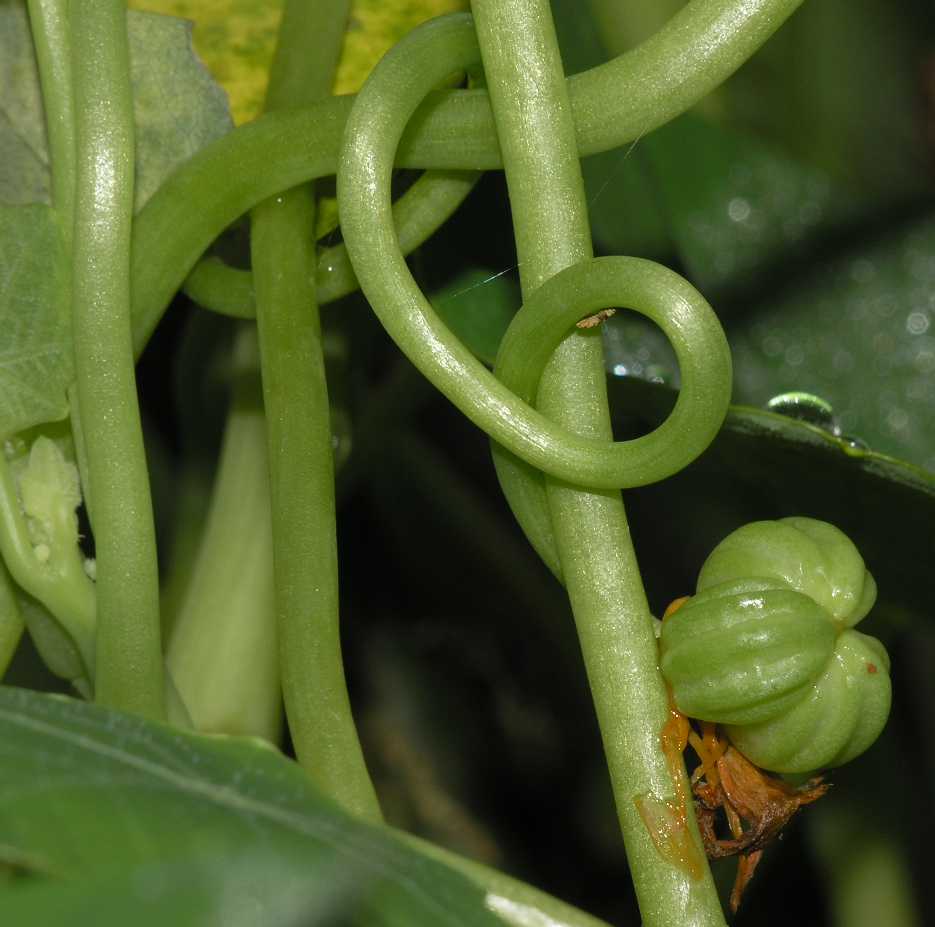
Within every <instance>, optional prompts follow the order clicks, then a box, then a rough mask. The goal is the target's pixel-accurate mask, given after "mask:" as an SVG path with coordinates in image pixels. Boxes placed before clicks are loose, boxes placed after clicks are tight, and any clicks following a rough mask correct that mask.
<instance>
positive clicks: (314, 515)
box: [251, 0, 381, 820]
mask: <svg viewBox="0 0 935 927" xmlns="http://www.w3.org/2000/svg"><path fill="white" fill-rule="evenodd" d="M347 9H348V8H347V4H346V3H344V2H338V3H336V2H329V3H323V2H322V3H316V4H313V5H312V8H311V9H310V8H309V4H308V3H304V2H296V0H290V2H287V3H286V6H285V10H284V13H283V22H282V26H281V28H280V35H279V45H278V47H277V50H276V61H275V63H274V67H273V71H272V77H271V80H270V88H269V95H268V98H267V106H268V107H289V106H301V105H304V104H307V103H309V102H310V101H311V100H313V99H315V98H317V97H319V96H323V95H325V94H326V93H328V91H329V90H330V87H331V83H332V80H333V74H334V68H335V66H336V64H337V56H338V53H339V49H340V44H341V36H342V35H343V30H344V23H345V21H346V17H347ZM314 217H315V199H314V191H313V190H312V188H311V186H310V185H309V186H305V187H301V188H298V189H295V190H290V191H288V192H287V193H284V194H282V195H281V196H278V197H276V198H275V199H273V200H268V201H267V202H265V203H262V204H261V205H260V206H258V207H257V208H256V209H255V210H254V212H253V219H252V225H251V252H252V263H253V276H254V283H255V289H256V306H257V323H258V326H259V332H260V359H261V368H262V372H263V396H264V401H265V406H266V415H267V421H268V428H269V460H270V478H271V488H272V500H273V561H274V568H275V576H276V615H277V627H278V633H279V653H280V666H281V673H282V685H283V695H284V697H285V702H286V716H287V718H288V721H289V731H290V734H291V735H292V742H293V744H294V745H295V751H296V756H297V757H298V760H299V762H300V763H301V764H302V766H303V767H304V768H305V769H306V770H308V772H309V774H310V775H311V776H312V778H313V779H314V780H315V781H316V782H317V783H318V784H319V785H320V786H321V787H322V789H323V790H324V791H325V793H326V794H328V795H330V796H331V797H332V798H334V799H335V800H336V801H338V802H339V803H340V804H342V805H343V806H344V807H345V808H347V809H348V810H350V811H352V812H354V813H355V814H358V815H360V816H362V817H365V818H369V819H371V820H380V818H381V814H380V808H379V805H378V803H377V798H376V793H375V792H374V789H373V785H372V783H371V781H370V776H369V773H368V772H367V767H366V765H365V763H364V758H363V753H362V752H361V749H360V742H359V740H358V738H357V730H356V728H355V726H354V720H353V716H352V713H351V706H350V700H349V699H348V694H347V685H346V683H345V680H344V668H343V663H342V659H341V636H340V625H339V620H338V618H339V615H338V557H337V538H336V533H335V500H334V463H333V452H332V446H331V426H330V409H329V405H328V387H327V383H326V380H325V360H324V353H323V350H322V339H321V324H320V321H319V318H318V306H317V303H316V299H315V268H316V264H317V260H316V249H315V240H314V238H313V236H312V232H311V230H312V229H313V228H314V227H315V222H314Z"/></svg>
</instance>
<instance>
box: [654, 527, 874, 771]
mask: <svg viewBox="0 0 935 927" xmlns="http://www.w3.org/2000/svg"><path fill="white" fill-rule="evenodd" d="M875 599H876V585H875V583H874V581H873V578H872V577H871V576H870V574H869V573H868V572H867V570H866V567H865V566H864V562H863V559H862V558H861V556H860V554H859V553H858V551H857V549H856V548H855V547H854V545H853V544H852V543H851V541H850V540H849V539H848V538H847V536H846V535H844V534H843V533H842V532H841V531H839V530H838V529H837V528H835V527H834V526H832V525H829V524H827V523H825V522H820V521H815V520H813V519H810V518H785V519H783V520H781V521H774V522H753V523H752V524H749V525H745V526H744V527H743V528H740V529H739V530H737V531H735V532H734V533H733V534H731V535H729V536H728V537H727V538H725V539H724V540H723V541H722V542H721V543H720V544H719V545H718V546H717V547H716V548H715V549H714V551H712V553H711V555H710V556H709V557H708V559H707V560H706V561H705V563H704V565H703V567H702V569H701V573H700V574H699V577H698V591H697V594H696V595H695V596H694V597H693V598H691V599H689V600H688V602H686V603H685V604H684V605H683V606H682V607H681V608H680V609H679V610H678V611H677V612H675V613H674V614H673V615H671V616H670V617H669V618H668V619H666V621H665V622H664V624H663V627H662V635H661V638H660V659H661V666H662V672H663V674H664V676H665V677H666V679H667V681H668V682H669V685H670V686H671V687H672V695H673V698H674V701H675V704H676V706H677V707H678V709H679V710H680V711H681V712H682V713H683V714H686V715H689V716H690V717H694V718H698V719H701V720H705V721H714V722H717V723H719V724H723V725H726V726H727V732H728V735H729V737H730V738H731V740H732V741H733V743H734V745H735V746H736V747H737V748H738V749H739V750H740V751H741V752H742V753H744V754H745V755H746V756H747V758H748V759H750V760H751V761H752V762H754V763H756V764H757V765H758V766H762V767H764V768H767V769H772V770H775V771H776V772H787V773H802V772H810V771H812V770H814V769H819V768H822V767H826V766H839V765H841V764H842V763H845V762H847V761H848V760H850V759H853V758H854V757H856V756H858V755H859V754H860V753H862V752H863V751H864V750H866V749H867V747H869V746H870V744H872V743H873V741H874V740H875V739H876V738H877V736H878V735H879V733H880V731H881V730H882V728H883V725H884V723H885V722H886V718H887V715H888V713H889V707H890V679H889V658H888V657H887V655H886V651H885V650H884V648H883V645H882V644H880V642H879V641H877V640H875V639H874V638H872V637H867V636H866V635H864V634H861V633H859V632H857V631H854V630H851V628H852V627H853V626H854V625H855V624H857V622H858V621H860V620H861V619H862V618H863V617H864V616H865V615H866V614H867V613H868V612H869V611H870V608H871V607H872V606H873V603H874V600H875Z"/></svg>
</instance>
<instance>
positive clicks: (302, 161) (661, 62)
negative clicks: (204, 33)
mask: <svg viewBox="0 0 935 927" xmlns="http://www.w3.org/2000/svg"><path fill="white" fill-rule="evenodd" d="M801 2H802V0H693V2H691V3H689V4H687V5H686V6H685V8H684V9H682V10H681V11H679V13H677V14H676V15H675V16H673V17H672V19H671V20H670V21H669V22H668V23H666V25H665V26H663V27H662V28H661V29H660V30H659V31H658V32H657V33H656V34H655V35H653V36H652V37H650V38H649V39H647V40H646V41H645V42H644V43H642V44H641V45H639V46H638V47H637V48H634V49H632V50H631V51H629V52H627V53H626V54H623V55H620V56H618V57H617V58H614V59H613V60H612V61H609V62H607V63H606V64H603V65H601V66H599V67H597V68H592V69H591V70H590V71H586V72H584V73H582V74H576V75H574V76H573V77H571V78H569V96H570V98H571V104H572V108H573V110H574V118H575V126H576V134H577V138H578V146H579V150H580V152H581V153H582V154H594V153H597V152H599V151H606V150H608V149H610V148H616V147H619V146H620V145H624V144H626V143H627V142H629V141H632V140H633V139H635V138H638V137H639V136H641V135H643V134H645V133H646V132H649V131H652V129H654V128H656V127H658V126H660V125H662V124H663V123H665V122H667V121H668V120H669V119H672V118H673V117H675V116H677V115H678V114H679V113H681V112H684V110H686V109H687V108H688V107H689V106H691V105H692V104H693V103H695V102H697V101H698V100H699V99H701V98H702V97H703V96H705V94H707V93H708V92H710V91H711V90H712V89H713V88H715V87H716V86H717V85H718V84H720V83H721V82H722V81H723V80H724V79H725V78H726V77H728V76H729V75H730V74H731V73H733V71H734V70H736V68H738V67H739V66H740V65H741V64H742V63H743V62H744V61H745V60H746V59H747V58H748V57H749V56H750V55H751V54H752V53H753V52H754V51H755V50H756V49H757V48H759V46H760V45H762V44H763V42H765V41H766V39H767V38H769V36H770V35H772V33H773V32H774V31H775V30H776V29H777V28H779V26H780V25H781V24H782V23H783V22H784V21H785V19H786V18H787V17H788V16H789V15H790V14H791V13H792V12H793V11H794V10H795V9H796V8H797V7H798V6H799V4H800V3H801ZM621 87H626V88H627V91H626V93H621V92H620V88H621ZM352 105H353V99H352V98H350V97H334V98H330V99H328V100H324V101H322V102H320V103H317V104H315V105H314V106H310V107H308V109H307V110H304V111H292V112H281V113H271V114H269V115H266V116H264V117H262V118H261V119H259V120H257V121H256V122H253V123H249V124H248V125H245V126H241V127H239V128H237V129H235V130H234V131H233V132H231V133H229V134H228V135H226V136H225V137H224V138H222V139H219V140H218V141H217V142H215V143H213V144H211V145H208V146H207V147H206V148H204V149H202V151H200V152H199V153H198V154H197V155H195V157H193V158H192V159H191V160H190V161H188V162H187V163H186V164H185V165H184V166H183V167H181V168H180V169H179V170H178V171H177V172H176V173H175V174H174V175H173V176H172V177H171V178H170V179H169V180H168V181H167V182H166V183H165V184H163V186H162V187H161V188H160V189H159V190H158V191H157V192H156V194H155V195H154V196H153V197H152V198H151V199H150V200H149V202H148V203H147V204H146V206H145V207H144V208H143V210H142V211H141V212H140V214H139V215H138V216H137V217H136V220H135V221H134V227H133V266H132V274H133V276H132V286H133V293H132V299H133V346H134V350H135V351H136V353H137V354H139V353H140V352H141V351H142V350H143V348H144V347H145V345H146V342H147V341H148V340H149V337H150V335H151V334H152V331H153V329H154V328H155V327H156V324H157V323H158V321H159V319H160V318H161V316H162V313H163V312H164V311H165V308H166V306H167V305H168V304H169V300H170V299H171V298H172V295H173V294H174V293H175V292H176V290H178V288H179V287H180V286H181V285H182V282H183V281H184V279H185V277H186V276H187V275H188V273H189V272H190V271H191V269H192V267H194V265H195V263H196V262H197V261H198V259H199V258H200V257H201V255H202V254H203V253H204V252H205V250H206V249H207V248H208V246H209V245H210V244H211V242H212V241H214V239H215V238H217V236H218V235H220V234H221V232H222V231H223V230H224V229H225V228H226V227H227V226H228V225H230V224H231V223H232V222H234V221H235V220H236V219H237V218H238V217H239V216H241V215H243V214H244V213H245V212H247V211H248V210H250V209H252V208H253V207H254V206H255V205H256V204H257V203H259V202H261V201H262V200H264V199H266V198H267V197H270V196H274V195H275V194H277V193H279V192H280V191H282V190H286V189H289V188H290V187H294V186H296V185H297V184H301V183H304V182H306V181H308V180H314V179H315V178H318V177H326V176H329V175H332V174H334V173H335V171H336V168H337V163H338V155H339V151H340V139H341V133H342V131H343V129H344V125H345V121H346V119H347V118H348V114H349V112H350V109H351V106H352ZM399 165H400V166H403V167H415V168H436V169H437V168H442V169H450V170H487V169H492V168H497V167H500V166H501V162H500V153H499V149H498V145H497V139H496V132H495V128H494V123H493V115H492V113H491V111H490V101H489V98H488V96H487V94H486V92H485V91H483V90H457V91H446V92H443V93H437V94H433V95H432V98H431V100H430V101H429V102H428V103H427V105H426V106H425V107H423V108H422V109H421V110H420V112H419V114H418V115H417V116H416V118H415V119H413V120H412V123H411V125H410V127H409V131H408V132H407V133H406V138H405V139H404V141H403V145H402V147H401V149H400V152H399ZM219 178H221V179H220V180H219Z"/></svg>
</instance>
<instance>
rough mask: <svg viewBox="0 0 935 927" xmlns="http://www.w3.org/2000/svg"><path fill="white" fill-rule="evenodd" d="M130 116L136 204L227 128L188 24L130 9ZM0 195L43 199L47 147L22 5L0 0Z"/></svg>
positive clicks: (220, 96) (223, 103)
mask: <svg viewBox="0 0 935 927" xmlns="http://www.w3.org/2000/svg"><path fill="white" fill-rule="evenodd" d="M128 32H129V39H130V65H131V80H132V83H133V97H134V112H135V117H136V158H137V172H136V206H137V208H139V207H140V206H142V205H143V203H145V202H146V200H147V199H149V197H150V196H152V194H153V193H154V192H155V191H156V189H157V188H158V186H159V184H160V183H161V182H162V180H163V179H164V178H165V177H166V176H167V175H168V174H169V173H170V172H171V171H172V170H173V169H174V168H175V167H177V166H178V165H179V164H181V163H182V162H184V161H186V160H188V158H190V157H191V156H192V155H193V154H194V153H195V152H196V151H198V149H199V148H202V147H203V146H204V145H206V144H207V143H208V142H210V141H212V140H214V139H215V138H218V137H219V136H221V135H223V134H224V133H225V132H227V131H228V130H229V129H230V125H231V122H230V115H229V113H228V110H227V99H226V97H225V95H224V93H223V91H222V90H221V89H220V88H219V87H218V86H217V85H216V84H215V83H214V81H213V80H212V79H211V77H210V75H209V74H208V72H207V71H206V70H205V68H204V67H203V66H202V64H201V62H200V61H199V60H198V59H197V58H196V57H195V55H194V52H193V51H192V47H191V24H190V23H188V22H186V21H185V20H181V19H175V18H172V17H168V16H158V15H156V14H152V13H138V12H131V13H130V14H129V17H128ZM0 86H2V87H3V88H4V89H3V102H2V104H0V106H2V109H0V202H6V203H12V204H21V203H22V204H25V203H34V202H37V201H38V202H46V203H47V202H49V172H48V149H47V145H46V135H45V123H44V117H43V113H42V100H41V96H40V92H39V78H38V72H37V70H36V61H35V53H34V51H33V45H32V39H31V37H30V32H29V24H28V20H27V16H26V6H25V4H24V3H21V2H15V0H14V2H7V3H3V4H0Z"/></svg>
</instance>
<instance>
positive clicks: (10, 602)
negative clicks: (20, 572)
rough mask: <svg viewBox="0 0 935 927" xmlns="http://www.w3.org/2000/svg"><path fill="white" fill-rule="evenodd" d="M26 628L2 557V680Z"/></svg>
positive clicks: (0, 653)
mask: <svg viewBox="0 0 935 927" xmlns="http://www.w3.org/2000/svg"><path fill="white" fill-rule="evenodd" d="M25 629H26V625H25V624H24V623H23V616H22V614H20V609H19V602H17V601H16V592H15V591H14V589H13V580H12V579H11V578H10V574H9V573H8V572H7V568H6V566H4V564H3V559H2V558H0V680H2V679H3V677H4V675H5V674H6V671H7V669H8V668H9V666H10V661H11V660H12V659H13V654H15V653H16V648H17V647H18V646H19V642H20V640H21V639H22V637H23V631H24V630H25Z"/></svg>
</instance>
